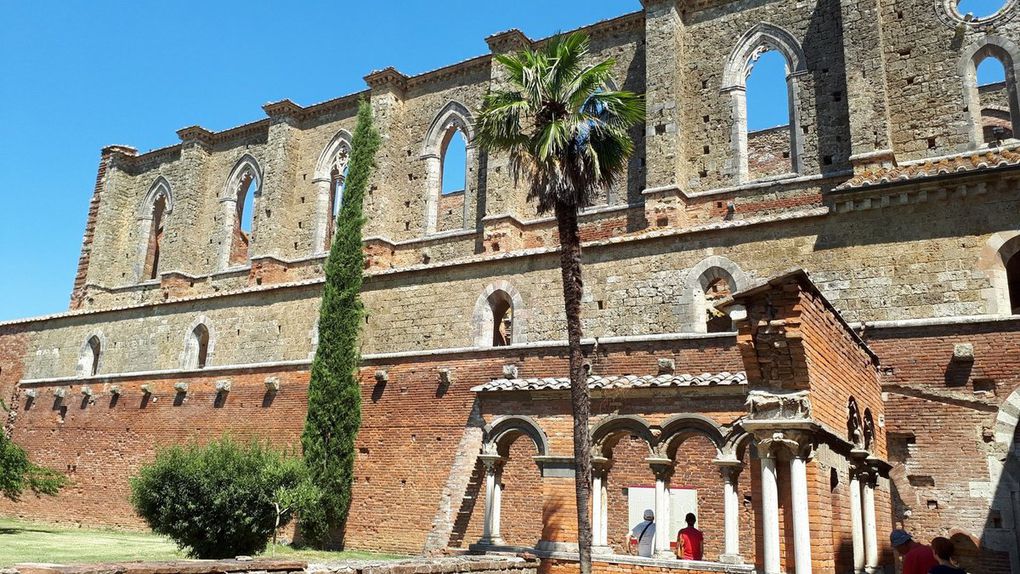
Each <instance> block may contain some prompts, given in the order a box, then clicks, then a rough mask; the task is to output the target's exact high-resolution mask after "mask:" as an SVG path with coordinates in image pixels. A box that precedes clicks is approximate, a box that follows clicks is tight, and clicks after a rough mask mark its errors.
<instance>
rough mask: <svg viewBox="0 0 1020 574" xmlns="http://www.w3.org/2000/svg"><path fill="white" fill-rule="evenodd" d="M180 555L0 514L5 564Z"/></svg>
mask: <svg viewBox="0 0 1020 574" xmlns="http://www.w3.org/2000/svg"><path fill="white" fill-rule="evenodd" d="M263 556H265V557H269V556H275V557H277V558H292V559H296V560H307V561H312V562H333V561H338V560H347V559H363V558H364V559H392V558H399V557H398V556H392V555H385V554H372V553H368V552H358V551H345V552H322V551H316V550H296V549H294V548H291V547H289V546H277V547H276V550H275V553H274V552H273V549H272V548H271V547H270V548H267V549H266V553H265V554H263ZM180 558H187V556H185V555H184V553H183V552H181V551H179V550H178V549H177V546H176V545H174V543H173V542H171V541H170V540H169V539H167V538H164V537H162V536H157V535H155V534H152V533H150V532H130V531H122V530H106V529H100V528H73V527H68V526H62V525H54V524H42V523H35V522H26V521H23V520H16V519H12V518H2V517H0V567H4V566H10V565H12V564H15V563H18V562H51V563H57V564H86V563H90V562H125V561H129V560H174V559H180Z"/></svg>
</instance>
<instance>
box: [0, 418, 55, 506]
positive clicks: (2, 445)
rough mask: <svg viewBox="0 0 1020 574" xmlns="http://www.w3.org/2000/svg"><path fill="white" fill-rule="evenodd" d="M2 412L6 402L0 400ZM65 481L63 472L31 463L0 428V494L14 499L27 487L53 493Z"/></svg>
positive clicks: (51, 494)
mask: <svg viewBox="0 0 1020 574" xmlns="http://www.w3.org/2000/svg"><path fill="white" fill-rule="evenodd" d="M4 411H7V405H5V404H4V403H3V401H0V412H4ZM67 482H68V481H67V477H66V476H64V475H63V474H61V473H59V472H57V471H55V470H52V469H49V468H43V467H41V466H37V465H35V464H32V462H31V461H29V460H28V454H27V453H26V452H25V450H24V449H22V448H21V447H20V446H18V445H16V444H14V441H12V440H11V439H9V438H8V437H7V435H6V434H4V432H3V430H2V429H0V495H2V496H3V497H4V498H8V499H10V500H18V498H19V497H20V496H21V494H22V493H23V492H24V491H25V489H28V490H31V491H32V492H34V493H35V494H40V495H48V496H53V495H55V494H57V492H59V491H60V489H61V488H63V487H64V486H66V485H67Z"/></svg>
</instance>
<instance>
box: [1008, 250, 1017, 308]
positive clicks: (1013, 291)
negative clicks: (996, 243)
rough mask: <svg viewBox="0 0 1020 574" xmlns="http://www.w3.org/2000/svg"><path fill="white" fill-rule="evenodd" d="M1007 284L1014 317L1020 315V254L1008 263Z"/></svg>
mask: <svg viewBox="0 0 1020 574" xmlns="http://www.w3.org/2000/svg"><path fill="white" fill-rule="evenodd" d="M1006 282H1007V284H1008V285H1009V287H1008V288H1009V308H1010V311H1011V313H1012V314H1013V315H1020V253H1017V254H1015V255H1013V256H1012V257H1010V258H1009V261H1007V262H1006Z"/></svg>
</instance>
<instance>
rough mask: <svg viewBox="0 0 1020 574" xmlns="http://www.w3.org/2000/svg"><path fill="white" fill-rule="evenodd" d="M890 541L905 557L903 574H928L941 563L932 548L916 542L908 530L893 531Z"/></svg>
mask: <svg viewBox="0 0 1020 574" xmlns="http://www.w3.org/2000/svg"><path fill="white" fill-rule="evenodd" d="M889 541H890V542H891V543H892V547H893V548H894V549H896V552H897V553H898V554H899V555H900V556H902V557H903V574H928V571H929V570H931V569H932V568H933V567H935V566H937V565H938V563H939V562H938V560H936V559H935V553H934V552H932V550H931V548H930V547H928V546H925V545H924V544H918V543H917V542H914V539H913V538H911V536H910V534H909V533H907V531H906V530H893V531H892V534H890V535H889Z"/></svg>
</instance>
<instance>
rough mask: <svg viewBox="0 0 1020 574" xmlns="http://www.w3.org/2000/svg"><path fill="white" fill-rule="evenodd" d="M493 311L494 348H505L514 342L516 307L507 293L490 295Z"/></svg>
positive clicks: (500, 291)
mask: <svg viewBox="0 0 1020 574" xmlns="http://www.w3.org/2000/svg"><path fill="white" fill-rule="evenodd" d="M489 308H490V309H491V310H492V346H493V347H505V346H507V345H510V344H511V343H512V342H513V323H514V305H513V300H512V299H511V298H510V295H509V294H508V293H507V292H506V291H502V290H499V291H495V292H493V294H492V295H489Z"/></svg>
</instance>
